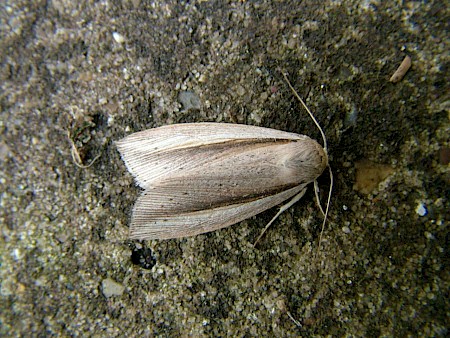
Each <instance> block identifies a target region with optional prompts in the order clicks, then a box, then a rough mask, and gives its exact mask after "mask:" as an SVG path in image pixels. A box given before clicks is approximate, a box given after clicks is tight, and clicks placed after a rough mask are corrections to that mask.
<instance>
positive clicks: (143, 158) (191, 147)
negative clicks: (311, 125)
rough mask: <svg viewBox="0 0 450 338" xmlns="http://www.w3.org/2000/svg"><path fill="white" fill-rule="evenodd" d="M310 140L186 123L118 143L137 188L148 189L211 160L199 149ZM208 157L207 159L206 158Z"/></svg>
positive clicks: (221, 125)
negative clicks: (179, 172) (251, 141)
mask: <svg viewBox="0 0 450 338" xmlns="http://www.w3.org/2000/svg"><path fill="white" fill-rule="evenodd" d="M302 138H307V136H304V135H299V134H294V133H289V132H285V131H280V130H275V129H269V128H263V127H256V126H247V125H240V124H227V123H186V124H174V125H168V126H163V127H159V128H154V129H148V130H144V131H141V132H137V133H134V134H131V135H129V136H127V137H125V138H124V139H122V140H120V141H118V142H117V143H116V144H117V148H118V149H119V151H120V154H121V156H122V159H123V160H124V162H125V164H126V166H127V168H128V170H129V171H130V172H131V173H132V174H133V176H134V177H135V178H136V180H137V182H138V184H139V185H140V186H141V187H143V188H146V187H148V186H150V185H151V184H152V183H153V182H154V181H155V180H158V179H160V178H163V177H170V176H171V175H172V173H173V172H177V171H179V170H189V169H191V168H193V167H194V166H199V165H202V164H204V163H206V162H207V161H208V160H209V157H208V156H207V155H208V154H207V153H203V154H201V155H200V154H199V148H202V149H205V148H208V147H209V149H210V150H211V153H214V152H215V151H216V150H215V149H214V148H213V146H214V145H221V146H223V147H224V146H228V145H229V146H230V147H231V146H233V145H234V144H236V143H237V142H242V141H245V140H265V139H267V140H276V139H277V140H283V139H284V140H299V139H302ZM205 155H206V156H205Z"/></svg>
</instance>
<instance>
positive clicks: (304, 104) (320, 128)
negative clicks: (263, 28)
mask: <svg viewBox="0 0 450 338" xmlns="http://www.w3.org/2000/svg"><path fill="white" fill-rule="evenodd" d="M282 74H283V76H284V79H285V80H286V82H287V84H288V86H289V88H291V90H292V92H293V93H294V95H295V97H296V98H297V99H298V100H299V101H300V103H301V104H302V106H303V107H304V108H305V109H306V111H307V112H308V114H309V116H310V117H311V119H312V120H313V121H314V123H315V124H316V126H317V128H318V129H319V131H320V134H321V135H322V139H323V149H324V150H325V154H327V156H328V148H327V138H326V136H325V133H324V132H323V130H322V127H321V126H320V124H319V122H317V120H316V118H315V117H314V115H313V113H311V111H310V110H309V108H308V106H307V105H306V103H305V102H304V101H303V100H302V98H301V97H300V95H298V94H297V91H296V90H295V89H294V87H292V85H291V83H290V82H289V79H288V77H287V75H286V74H285V73H284V72H282ZM328 170H329V172H330V190H329V192H328V199H327V207H326V208H325V212H324V211H323V208H322V206H321V205H320V200H319V192H318V191H319V185H318V184H317V181H316V180H315V181H314V192H315V195H316V199H317V204H318V205H319V209H320V211H321V212H322V214H323V216H324V218H323V223H322V230H321V231H320V236H319V245H318V250H320V243H322V236H323V231H324V230H325V224H326V222H327V218H328V211H329V210H330V203H331V192H332V191H333V182H334V178H333V172H332V171H331V167H330V165H328Z"/></svg>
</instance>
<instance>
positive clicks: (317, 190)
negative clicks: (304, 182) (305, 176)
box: [314, 180, 325, 217]
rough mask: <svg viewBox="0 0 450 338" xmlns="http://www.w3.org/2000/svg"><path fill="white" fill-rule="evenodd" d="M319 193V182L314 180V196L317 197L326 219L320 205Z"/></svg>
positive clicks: (323, 213) (318, 204) (320, 206)
mask: <svg viewBox="0 0 450 338" xmlns="http://www.w3.org/2000/svg"><path fill="white" fill-rule="evenodd" d="M319 191H320V189H319V184H318V183H317V180H314V194H315V195H316V202H317V206H318V207H319V209H320V212H321V213H322V215H323V217H325V212H324V211H323V208H322V205H321V204H320V197H319Z"/></svg>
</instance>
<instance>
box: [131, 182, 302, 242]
mask: <svg viewBox="0 0 450 338" xmlns="http://www.w3.org/2000/svg"><path fill="white" fill-rule="evenodd" d="M304 188H305V185H299V186H297V187H294V188H291V189H289V190H286V191H283V192H280V193H278V194H275V195H272V196H268V197H263V198H259V199H255V200H252V201H247V202H244V203H236V204H230V205H226V206H220V207H217V208H210V209H203V210H198V211H183V212H178V213H177V212H173V213H172V214H166V213H165V212H159V211H158V208H155V206H158V205H159V206H164V204H163V203H164V202H165V201H166V200H170V199H172V200H171V202H172V203H177V202H180V204H181V205H183V201H177V200H173V198H172V197H170V196H167V197H165V198H162V197H161V195H160V193H159V192H158V190H146V191H144V192H143V194H142V195H141V196H140V197H139V198H138V200H137V202H136V204H135V207H134V210H133V216H132V221H131V226H130V237H131V238H132V239H141V240H142V239H146V240H147V239H170V238H180V237H187V236H194V235H198V234H202V233H205V232H210V231H214V230H217V229H221V228H224V227H227V226H229V225H232V224H235V223H238V222H240V221H242V220H244V219H247V218H249V217H252V216H254V215H257V214H259V213H260V212H263V211H264V210H267V209H270V208H272V207H274V206H276V205H278V204H281V203H282V202H283V201H285V200H287V199H289V198H291V197H292V196H294V195H296V194H297V193H299V192H300V191H301V190H302V189H304Z"/></svg>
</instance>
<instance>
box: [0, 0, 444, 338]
mask: <svg viewBox="0 0 450 338" xmlns="http://www.w3.org/2000/svg"><path fill="white" fill-rule="evenodd" d="M449 22H450V17H449V9H448V6H445V2H443V1H437V0H436V1H404V2H402V1H392V0H391V1H377V0H372V1H371V0H367V1H356V0H348V1H345V0H342V1H334V0H325V1H316V0H305V1H268V0H263V1H227V2H224V1H212V0H211V1H144V0H129V1H127V0H122V1H120V0H117V1H107V0H106V1H96V2H80V3H79V2H78V1H68V0H55V1H39V0H37V1H28V0H27V1H24V0H14V1H11V0H5V1H2V3H1V4H0V24H1V26H0V37H1V38H0V39H1V40H0V51H1V52H0V58H1V70H0V85H1V90H0V105H1V121H0V135H1V136H0V162H1V167H0V170H1V173H0V185H1V187H0V193H1V201H0V203H1V209H0V213H1V214H0V222H1V231H2V236H1V243H0V250H1V268H0V279H1V289H0V320H1V325H0V335H1V336H39V337H43V336H52V335H53V336H83V337H87V336H96V337H102V336H103V337H123V336H128V337H131V336H135V337H136V336H137V337H153V336H155V337H180V336H183V337H186V336H189V335H190V336H195V337H212V336H215V337H219V336H221V337H225V336H230V337H251V336H259V337H261V336H277V337H290V336H308V337H309V336H317V337H320V336H327V335H333V336H357V337H361V336H366V337H378V336H384V337H389V336H395V337H406V336H421V337H436V336H448V334H449V333H448V323H449V309H450V306H449V298H450V297H449V294H448V293H449V291H448V290H449V289H450V288H449V279H450V278H449V273H450V269H449V266H448V262H449V259H448V249H449V248H448V236H449V235H448V228H447V224H448V221H449V219H448V217H449V216H448V210H449V200H448V199H449V194H448V192H449V181H450V174H449V166H448V160H447V161H446V160H445V158H444V156H443V155H442V153H444V155H445V150H446V149H447V150H448V149H449V140H448V135H449V107H450V104H449V95H448V93H449V91H448V79H449V73H448V68H449V59H450V58H449V54H448V51H449V49H450V46H449V45H450V44H449V40H448V31H449V27H448V23H449ZM405 55H410V56H411V58H412V67H411V69H410V70H409V71H408V73H407V74H406V76H405V77H404V78H403V79H402V81H400V82H398V83H396V84H392V83H390V82H389V78H390V76H391V75H392V74H393V73H394V71H395V70H396V69H397V67H398V65H399V64H400V62H401V61H402V60H403V58H404V57H405ZM282 71H285V72H286V73H287V74H288V77H289V79H290V80H291V81H292V82H293V85H294V87H295V88H297V90H298V92H299V94H300V95H301V96H302V97H304V98H305V99H306V101H307V104H308V105H309V107H310V108H311V110H312V111H313V112H314V113H315V115H316V117H317V119H318V120H319V121H320V123H321V125H322V126H323V128H324V129H325V133H326V134H327V136H328V144H329V155H330V164H331V166H332V168H333V171H334V174H335V189H334V194H333V200H332V206H331V211H330V215H329V222H328V225H327V227H326V229H325V232H324V237H323V241H322V243H321V245H320V250H319V249H318V238H319V234H320V227H321V221H322V218H321V214H320V212H319V210H318V208H317V206H316V204H315V202H314V198H313V197H314V196H313V195H314V194H313V193H312V189H309V192H308V193H307V194H306V195H305V197H303V199H302V200H301V201H300V202H299V203H297V204H296V206H294V207H293V208H292V209H290V210H289V211H287V212H285V213H284V214H283V215H282V217H280V219H279V220H278V221H277V222H275V224H274V225H273V226H272V227H271V228H270V229H269V231H268V232H267V233H266V235H265V236H264V237H263V239H262V241H261V242H260V243H259V244H258V246H257V247H256V248H253V246H252V242H253V241H254V240H255V238H256V237H257V236H258V235H259V233H260V231H261V229H262V228H263V227H264V225H265V223H266V222H267V221H268V220H270V218H271V217H272V216H273V215H274V214H275V212H276V210H269V211H267V212H265V213H263V214H261V215H258V216H257V217H254V218H252V219H249V220H247V221H244V222H241V223H240V224H237V225H234V226H231V227H229V228H226V229H222V230H219V231H216V232H212V233H209V234H205V235H199V236H196V237H192V238H185V239H179V240H167V241H163V240H154V241H149V242H136V241H130V240H129V239H128V238H127V236H128V223H129V221H130V213H131V209H132V205H133V203H134V201H135V200H136V198H137V196H138V194H139V188H137V187H136V186H135V185H134V184H133V179H132V177H131V175H130V174H129V173H127V171H126V169H125V166H124V164H123V162H122V161H121V160H120V157H119V154H118V152H117V150H116V148H115V145H114V141H117V140H119V139H121V138H122V137H124V136H125V135H128V134H130V133H132V132H135V131H139V130H143V129H146V128H152V127H156V126H160V125H166V124H171V123H178V122H202V121H215V122H234V123H245V124H253V125H259V126H264V127H271V128H276V129H281V130H287V131H291V132H296V133H301V134H307V135H309V136H311V137H314V138H315V139H318V140H319V141H320V134H319V133H318V131H317V129H316V128H315V126H314V124H313V123H312V122H311V121H310V119H309V117H308V116H307V114H306V113H305V111H304V110H303V109H302V108H301V106H300V105H299V103H298V102H297V101H296V100H295V99H294V97H293V95H292V93H291V92H290V91H289V89H288V87H287V86H286V83H285V82H284V80H283V77H282V75H281V72H282ZM186 91H189V92H191V93H195V95H196V96H197V97H196V100H197V98H198V100H199V101H200V102H199V104H196V105H194V106H192V107H190V109H184V108H186V107H183V105H182V104H181V103H180V102H179V101H178V98H179V95H180V92H186ZM77 156H79V160H80V161H79V163H78V162H75V161H74V159H75V160H76V159H77ZM97 156H99V157H98V159H97V160H95V161H94V163H92V160H93V159H95V158H96V157H97ZM447 157H448V156H447ZM362 160H367V161H371V162H373V163H378V164H384V165H388V166H390V167H391V168H393V172H392V174H390V175H389V176H388V177H387V178H386V179H384V180H383V181H382V182H380V183H379V184H378V187H377V188H376V189H375V190H372V191H371V192H370V193H367V194H364V193H361V192H359V191H355V190H353V188H352V187H353V185H354V183H355V163H357V162H358V161H362ZM89 165H90V166H89ZM319 184H320V186H321V188H322V192H321V195H322V200H325V196H326V191H327V189H328V188H327V187H328V184H329V178H328V176H327V175H323V178H321V179H320V181H319ZM418 205H422V206H423V207H424V208H425V210H426V213H425V214H424V213H423V209H420V210H421V212H420V213H418V212H416V209H417V206H418ZM104 281H114V283H116V284H114V288H115V289H116V290H120V291H121V292H113V293H112V294H111V293H108V295H110V297H109V298H106V297H105V295H104V292H103V291H104V289H103V287H105V282H104ZM121 286H123V289H122V287H121ZM114 294H115V295H114ZM290 316H291V317H292V318H293V319H295V321H296V322H294V321H293V320H291V318H290Z"/></svg>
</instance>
